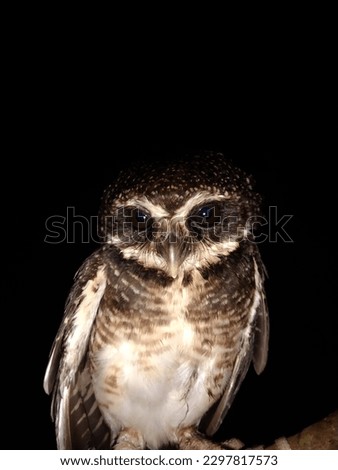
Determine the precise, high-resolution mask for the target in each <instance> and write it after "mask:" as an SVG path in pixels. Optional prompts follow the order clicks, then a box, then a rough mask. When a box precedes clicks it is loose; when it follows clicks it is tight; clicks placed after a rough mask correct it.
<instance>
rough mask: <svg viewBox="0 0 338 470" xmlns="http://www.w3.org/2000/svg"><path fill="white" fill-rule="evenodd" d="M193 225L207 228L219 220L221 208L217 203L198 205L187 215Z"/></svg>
mask: <svg viewBox="0 0 338 470" xmlns="http://www.w3.org/2000/svg"><path fill="white" fill-rule="evenodd" d="M189 222H190V224H191V225H192V226H193V227H199V228H203V229H208V228H211V227H213V226H215V225H216V224H219V223H220V222H221V208H220V206H219V205H218V204H210V205H207V206H203V207H200V208H199V209H198V210H197V211H195V212H194V213H193V214H191V216H190V217H189Z"/></svg>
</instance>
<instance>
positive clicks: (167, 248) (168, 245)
mask: <svg viewBox="0 0 338 470" xmlns="http://www.w3.org/2000/svg"><path fill="white" fill-rule="evenodd" d="M162 250H163V251H162ZM162 250H161V251H162V253H161V254H162V256H163V258H164V259H165V260H166V262H167V266H168V274H169V276H171V277H172V278H174V279H176V277H177V276H178V272H179V269H180V266H181V264H182V263H183V261H184V258H185V256H184V250H183V246H182V243H180V240H179V239H177V238H175V239H173V238H171V239H170V240H167V241H166V242H165V243H164V246H163V245H162Z"/></svg>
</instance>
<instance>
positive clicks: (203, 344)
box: [45, 152, 268, 449]
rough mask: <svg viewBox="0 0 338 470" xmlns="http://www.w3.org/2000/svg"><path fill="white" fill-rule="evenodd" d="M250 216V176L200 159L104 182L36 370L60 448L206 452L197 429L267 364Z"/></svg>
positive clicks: (254, 201) (216, 420)
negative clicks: (96, 222)
mask: <svg viewBox="0 0 338 470" xmlns="http://www.w3.org/2000/svg"><path fill="white" fill-rule="evenodd" d="M258 215H259V197H258V196H257V194H256V193H254V192H253V189H252V186H251V181H250V178H249V177H248V176H247V175H245V174H244V173H243V172H242V171H240V170H238V169H236V168H235V167H233V166H232V165H231V164H230V163H229V162H228V161H227V160H226V159H225V158H224V157H223V155H221V154H213V153H211V152H210V153H208V154H203V155H201V156H197V157H195V158H190V159H186V160H184V159H182V160H181V161H175V162H172V163H169V164H159V165H144V166H143V167H139V168H134V169H130V170H127V171H124V172H122V173H121V175H120V176H119V177H118V178H117V180H116V182H115V183H113V184H112V185H111V186H109V187H108V188H107V190H106V191H105V193H104V196H103V199H102V207H101V211H100V229H101V234H102V236H103V240H104V242H103V244H102V247H101V248H100V249H99V250H97V251H96V252H95V253H93V254H92V255H91V256H90V257H89V258H88V259H87V260H86V261H85V263H84V264H83V266H82V267H81V268H80V270H79V272H78V274H77V276H76V278H75V282H74V286H73V289H72V291H71V293H70V295H69V298H68V301H67V305H66V309H65V315H64V319H63V322H62V324H61V326H60V329H59V332H58V335H57V337H56V339H55V342H54V345H53V348H52V352H51V357H50V361H49V365H48V368H47V371H46V376H45V390H46V392H47V393H53V403H52V417H53V419H55V423H56V436H57V443H58V447H59V448H61V449H71V448H73V449H91V448H96V449H104V448H115V449H137V448H139V449H142V448H151V449H156V448H161V447H164V446H167V445H176V446H178V447H180V448H184V447H186V446H187V440H190V441H191V440H192V439H193V440H194V448H198V447H199V448H207V447H208V446H209V447H212V443H209V442H208V441H207V440H205V439H204V438H203V437H202V436H201V434H199V433H198V430H199V431H202V432H203V433H204V434H206V435H207V436H212V435H213V434H214V433H215V432H216V431H217V429H218V428H219V426H220V425H221V423H222V421H223V418H224V416H225V414H226V412H227V411H228V409H229V407H230V406H231V403H232V401H233V399H234V397H235V395H236V392H237V390H238V388H239V386H240V384H241V382H242V380H243V378H244V376H245V374H246V372H247V369H248V367H249V365H250V362H251V361H252V360H253V363H254V367H255V369H256V371H257V373H260V372H261V371H262V370H263V369H264V366H265V363H266V357H267V349H268V316H267V309H266V303H265V294H264V287H263V281H264V268H263V265H262V262H261V259H260V255H259V251H258V247H257V245H255V243H254V242H253V235H252V226H253V223H254V221H255V218H256V217H257V216H258ZM187 436H188V437H187Z"/></svg>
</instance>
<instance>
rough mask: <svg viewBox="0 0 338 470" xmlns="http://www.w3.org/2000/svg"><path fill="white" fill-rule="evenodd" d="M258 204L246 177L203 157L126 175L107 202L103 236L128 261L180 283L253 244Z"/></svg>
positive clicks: (108, 194)
mask: <svg viewBox="0 0 338 470" xmlns="http://www.w3.org/2000/svg"><path fill="white" fill-rule="evenodd" d="M259 202H260V198H259V196H258V195H257V194H256V193H255V192H253V190H252V185H251V179H250V177H249V176H248V175H246V174H245V173H244V172H242V171H241V170H239V169H238V168H235V167H234V166H232V164H231V163H230V162H229V161H227V160H226V159H225V158H224V156H223V155H222V154H219V153H217V154H214V153H212V152H209V153H203V154H200V155H196V156H194V157H189V158H186V159H182V160H179V161H174V162H171V163H168V164H165V163H160V164H157V165H154V164H145V165H143V166H142V167H140V166H139V167H137V168H135V167H134V168H132V169H129V170H127V171H123V172H121V173H120V175H119V176H118V178H117V180H116V181H115V183H113V184H111V185H110V186H109V187H108V188H107V189H106V191H105V193H104V195H103V199H102V206H101V211H100V230H101V233H102V235H103V238H104V242H105V243H107V244H112V245H114V246H115V247H116V248H117V249H118V250H119V251H120V253H121V255H122V256H123V258H125V259H132V260H134V261H135V262H137V263H138V264H139V265H141V266H143V267H144V268H154V269H157V270H160V271H163V272H165V273H166V274H167V275H169V276H171V277H173V278H175V277H177V276H178V275H179V274H180V273H186V272H189V271H191V270H193V269H194V268H198V269H201V268H204V267H207V266H210V265H212V264H214V263H216V262H218V261H219V260H220V257H224V256H227V255H228V254H229V253H231V252H232V251H234V250H236V249H237V248H238V247H239V244H240V243H241V242H243V241H245V240H252V228H253V225H254V223H255V220H256V217H257V215H258V214H259Z"/></svg>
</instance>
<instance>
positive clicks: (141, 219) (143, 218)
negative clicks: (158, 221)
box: [130, 208, 150, 231]
mask: <svg viewBox="0 0 338 470" xmlns="http://www.w3.org/2000/svg"><path fill="white" fill-rule="evenodd" d="M149 219H150V216H149V214H148V213H147V212H145V211H144V210H142V209H140V208H134V209H131V210H130V221H131V223H132V224H133V228H134V229H135V230H139V231H143V230H146V228H147V222H148V220H149Z"/></svg>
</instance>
